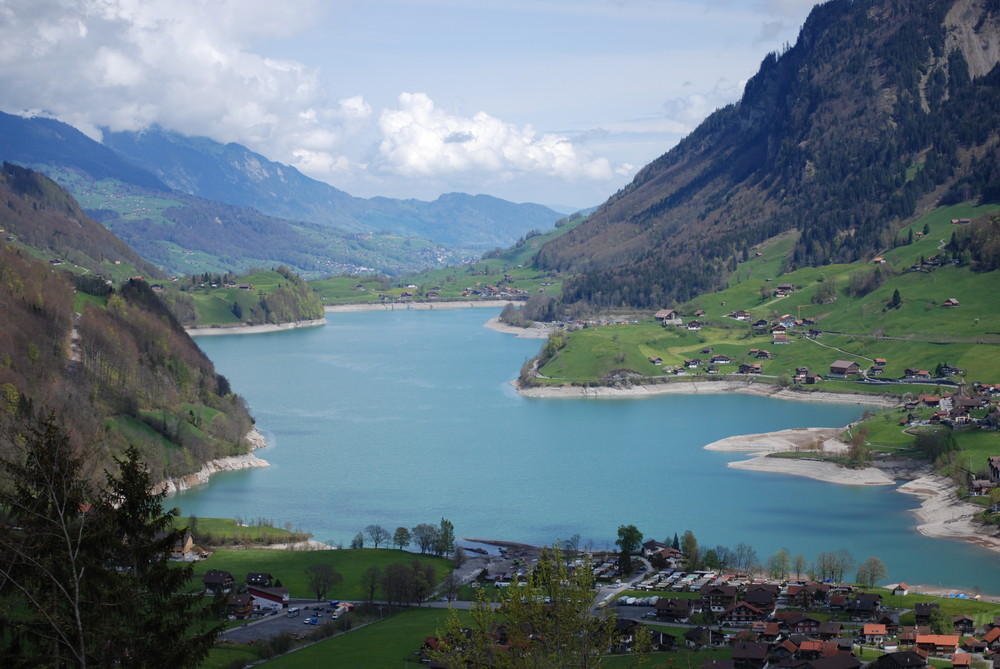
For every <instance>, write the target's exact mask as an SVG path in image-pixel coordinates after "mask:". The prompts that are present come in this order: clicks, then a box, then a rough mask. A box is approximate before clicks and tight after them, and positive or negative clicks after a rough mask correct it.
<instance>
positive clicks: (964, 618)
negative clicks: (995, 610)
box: [951, 614, 976, 634]
mask: <svg viewBox="0 0 1000 669" xmlns="http://www.w3.org/2000/svg"><path fill="white" fill-rule="evenodd" d="M951 624H952V627H954V628H955V632H956V633H958V634H972V633H973V632H975V631H976V619H975V618H973V617H972V616H970V615H966V614H962V615H957V616H952V619H951Z"/></svg>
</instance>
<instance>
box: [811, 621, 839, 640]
mask: <svg viewBox="0 0 1000 669" xmlns="http://www.w3.org/2000/svg"><path fill="white" fill-rule="evenodd" d="M843 627H844V624H843V623H839V622H836V621H827V622H824V623H820V625H819V629H817V630H816V636H818V637H819V638H820V639H823V640H824V641H829V640H830V639H836V638H837V637H839V636H840V633H841V631H842V630H843Z"/></svg>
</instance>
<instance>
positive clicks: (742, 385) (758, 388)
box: [518, 380, 900, 407]
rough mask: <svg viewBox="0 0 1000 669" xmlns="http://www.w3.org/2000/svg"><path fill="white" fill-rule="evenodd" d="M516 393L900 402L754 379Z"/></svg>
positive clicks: (869, 403)
mask: <svg viewBox="0 0 1000 669" xmlns="http://www.w3.org/2000/svg"><path fill="white" fill-rule="evenodd" d="M518 392H520V393H521V394H522V395H524V396H526V397H551V398H558V397H597V398H602V397H645V396H650V395H669V394H685V395H719V394H724V393H746V394H748V395H762V396H765V397H773V398H775V399H781V400H798V401H802V402H826V403H838V404H858V405H867V406H880V407H893V406H897V405H898V404H900V400H899V399H898V398H895V397H886V396H884V395H862V394H851V393H830V392H822V391H817V392H811V391H808V390H790V389H787V388H781V387H779V386H777V385H774V384H770V383H760V382H754V381H726V380H723V381H671V382H667V383H656V384H650V385H634V386H631V387H629V388H611V387H606V386H594V387H588V388H584V387H582V386H542V387H535V388H521V387H519V388H518Z"/></svg>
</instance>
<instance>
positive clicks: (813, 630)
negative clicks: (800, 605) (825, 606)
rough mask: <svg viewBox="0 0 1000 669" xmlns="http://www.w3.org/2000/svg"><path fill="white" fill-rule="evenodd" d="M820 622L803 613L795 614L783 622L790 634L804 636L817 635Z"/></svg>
mask: <svg viewBox="0 0 1000 669" xmlns="http://www.w3.org/2000/svg"><path fill="white" fill-rule="evenodd" d="M821 624H822V621H821V620H819V619H818V618H814V617H813V616H810V615H806V614H804V613H798V614H795V616H793V617H792V618H789V619H788V620H786V621H785V628H786V629H787V630H788V631H789V632H791V633H792V634H805V635H807V636H815V635H816V634H818V633H819V626H820V625H821Z"/></svg>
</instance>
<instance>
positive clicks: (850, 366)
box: [830, 360, 861, 377]
mask: <svg viewBox="0 0 1000 669" xmlns="http://www.w3.org/2000/svg"><path fill="white" fill-rule="evenodd" d="M860 372H861V366H860V365H859V364H858V363H856V362H853V361H851V360H835V361H833V362H832V363H830V376H841V377H843V376H850V375H851V374H858V373H860Z"/></svg>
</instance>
